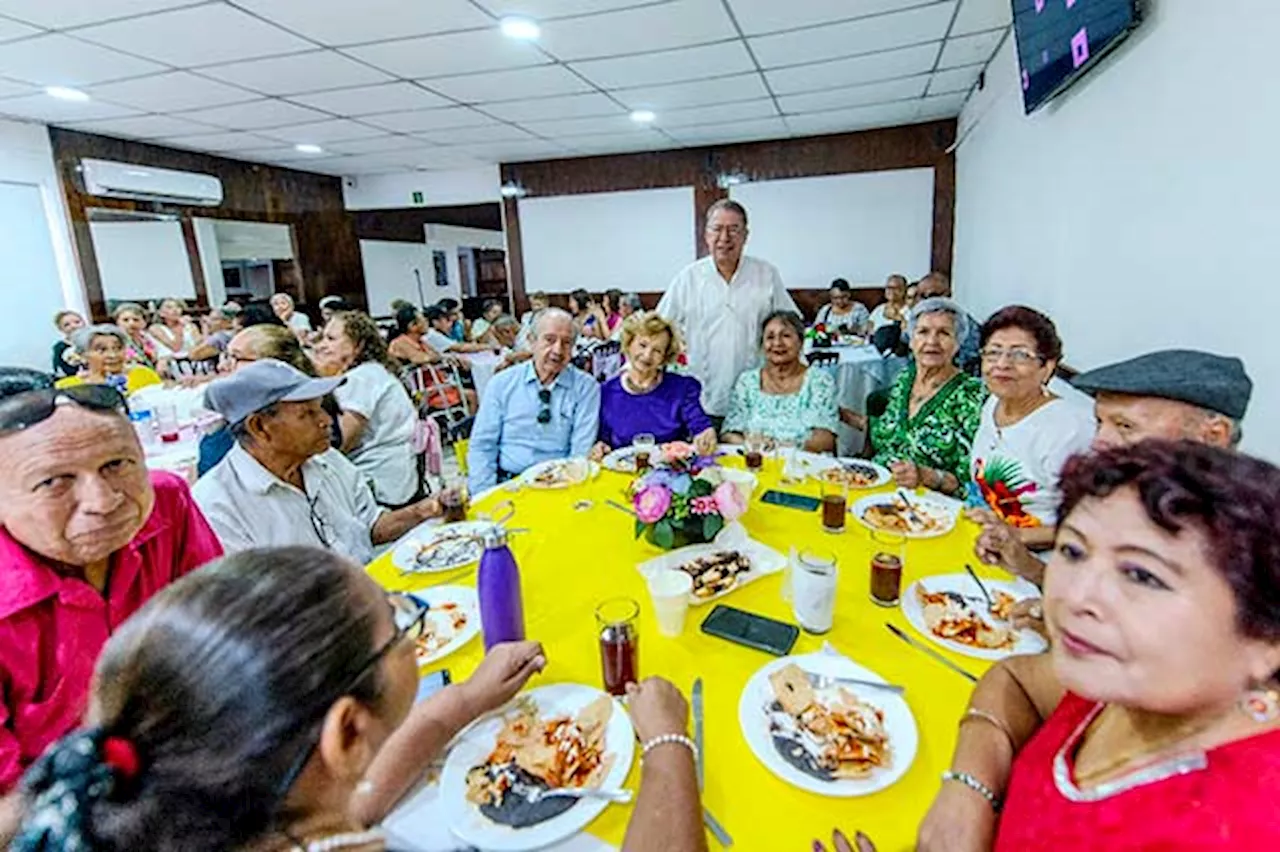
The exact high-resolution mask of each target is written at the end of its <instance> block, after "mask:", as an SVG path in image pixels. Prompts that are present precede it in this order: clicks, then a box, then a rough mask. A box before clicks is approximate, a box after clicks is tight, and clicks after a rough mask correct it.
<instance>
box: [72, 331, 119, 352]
mask: <svg viewBox="0 0 1280 852" xmlns="http://www.w3.org/2000/svg"><path fill="white" fill-rule="evenodd" d="M95 337H114V338H115V339H116V340H119V341H120V345H121V346H128V345H129V338H128V336H127V335H125V333H124V331H123V330H122V329H121V328H120V326H118V325H114V324H112V323H99V324H97V325H89V326H85V327H84V328H79V329H76V330H75V331H74V332H72V334H71V348H73V349H75V350H76V354H77V355H83V354H85V353H86V352H88V351H89V347H90V346H92V345H93V339H94V338H95Z"/></svg>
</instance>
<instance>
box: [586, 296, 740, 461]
mask: <svg viewBox="0 0 1280 852" xmlns="http://www.w3.org/2000/svg"><path fill="white" fill-rule="evenodd" d="M682 345H683V344H682V342H681V340H680V336H679V333H678V332H677V331H676V330H675V328H674V327H673V326H672V325H671V323H669V322H667V321H666V320H665V319H663V318H662V317H660V316H659V315H658V314H656V313H634V314H632V315H631V316H629V317H627V319H626V321H625V322H624V323H623V325H622V351H623V352H624V353H625V354H626V357H627V365H626V367H625V368H623V370H622V372H621V373H619V374H618V375H616V376H614V377H613V378H612V379H609V381H607V382H605V383H604V386H603V387H601V389H600V440H599V443H597V444H596V445H595V447H594V448H593V449H592V451H591V457H592V458H593V459H595V460H597V461H598V460H599V459H601V458H604V456H605V455H606V454H607V453H609V452H610V451H611V450H614V449H617V448H618V447H626V446H630V444H631V442H632V440H633V439H634V438H635V436H636V435H640V434H645V433H647V434H650V435H653V436H654V438H656V439H657V440H658V443H664V442H667V441H692V442H693V444H694V446H696V447H697V448H698V450H699V452H702V453H707V454H710V453H712V452H714V451H715V448H716V430H715V427H714V426H712V425H711V418H710V417H708V416H707V413H706V412H705V411H703V410H702V403H701V402H700V401H699V397H700V396H701V395H702V384H701V382H699V381H698V380H697V379H695V378H693V377H692V376H683V375H679V374H677V373H669V372H667V366H668V365H669V364H671V363H673V362H674V361H675V360H676V356H677V355H679V354H680V350H681V348H682Z"/></svg>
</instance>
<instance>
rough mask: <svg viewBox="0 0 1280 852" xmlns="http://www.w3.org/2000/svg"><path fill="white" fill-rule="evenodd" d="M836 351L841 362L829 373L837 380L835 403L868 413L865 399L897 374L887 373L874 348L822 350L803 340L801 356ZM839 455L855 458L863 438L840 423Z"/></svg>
mask: <svg viewBox="0 0 1280 852" xmlns="http://www.w3.org/2000/svg"><path fill="white" fill-rule="evenodd" d="M815 351H816V352H835V353H836V354H837V355H838V356H839V357H840V360H839V361H838V362H837V363H836V365H835V366H834V367H829V368H827V369H830V370H832V372H833V373H834V375H835V380H836V402H837V403H838V404H839V405H840V407H841V408H847V409H849V410H850V411H853V412H854V413H856V414H866V413H867V397H869V396H870V395H871V394H873V393H875V392H876V391H878V390H883V389H884V388H886V387H888V386H889V383H890V382H892V381H893V380H894V379H895V378H897V371H893V374H892V375H891V374H890V369H889V364H888V363H887V361H886V360H885V358H884V356H883V355H881V354H880V351H879V350H877V349H876V348H875V347H874V346H871V345H870V344H863V345H861V346H831V347H828V348H825V349H814V348H813V345H812V343H811V342H810V341H807V340H806V341H805V344H804V354H805V355H806V356H807V355H810V354H812V353H813V352H815ZM837 439H838V441H839V447H840V452H841V453H842V454H844V455H855V454H857V453H858V452H860V451H861V450H862V445H863V442H864V436H863V434H862V433H861V432H856V431H854V430H852V429H850V428H849V427H848V426H846V425H844V424H843V423H841V424H840V434H839V435H838V436H837Z"/></svg>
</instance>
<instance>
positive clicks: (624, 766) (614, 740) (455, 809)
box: [440, 683, 636, 852]
mask: <svg viewBox="0 0 1280 852" xmlns="http://www.w3.org/2000/svg"><path fill="white" fill-rule="evenodd" d="M602 695H604V693H603V692H601V691H600V690H598V689H593V688H591V687H589V686H582V685H579V684H575V683H558V684H553V685H551V686H544V687H540V688H538V689H534V690H531V691H530V692H527V693H523V694H522V696H521V697H522V698H523V697H527V698H531V699H533V701H534V702H535V703H536V704H537V705H538V713H539V715H540V716H542V717H544V718H545V717H546V716H559V715H565V716H576V715H577V714H578V712H579V711H580V710H582V709H583V708H584V707H586V706H587V705H588V704H590V703H591V702H593V701H595V700H596V699H598V698H599V697H600V696H602ZM501 729H502V719H501V718H493V719H488V720H485V721H482V722H481V723H479V724H477V725H474V726H472V727H471V728H470V729H468V730H465V731H463V732H462V734H460V735H459V736H458V738H457V740H456V741H455V743H454V745H453V748H452V750H451V751H450V752H449V756H448V757H447V758H446V759H445V764H444V774H443V775H442V776H441V778H440V791H441V799H442V800H443V804H444V810H445V813H446V814H447V815H448V820H449V829H450V830H451V831H452V832H453V833H454V834H455V835H457V837H458V838H459V839H460V840H462V841H463V842H465V843H469V844H471V845H472V846H475V847H477V848H479V849H485V850H493V851H494V852H525V850H531V849H541V848H542V847H544V846H548V845H550V844H552V843H556V842H558V841H561V840H564V839H565V838H567V837H569V836H571V835H573V834H576V833H577V832H579V831H581V830H582V829H583V828H585V827H586V826H587V825H588V824H590V823H591V821H592V820H594V819H595V818H596V817H597V816H599V815H600V813H601V811H603V810H604V809H605V808H606V807H607V806H608V805H609V803H608V802H606V801H603V800H600V799H581V800H579V801H578V802H577V803H576V804H574V806H573V807H571V808H569V810H567V811H565V812H564V813H562V814H560V815H559V816H557V817H553V818H552V819H549V820H547V821H546V822H542V823H538V824H537V825H534V826H530V827H529V828H510V827H508V826H505V825H499V824H498V823H495V822H493V821H492V820H490V819H489V818H488V817H486V816H484V815H483V814H482V813H480V809H479V808H478V807H476V806H475V805H473V804H472V803H470V802H468V801H467V773H468V772H469V771H471V768H472V767H474V766H479V765H480V764H481V763H483V762H484V760H485V758H486V757H488V756H489V753H490V752H491V751H492V750H493V746H494V744H495V742H496V741H497V736H498V732H499V731H500V730H501ZM635 736H636V735H635V731H634V729H633V728H632V727H631V719H630V718H629V717H628V716H627V711H626V710H625V709H623V707H622V704H621V703H620V702H619V701H617V700H616V699H615V700H614V702H613V715H612V716H610V717H609V724H608V726H607V727H606V728H605V738H604V742H605V751H606V752H608V753H612V754H613V755H614V758H615V759H614V762H613V766H612V767H611V768H610V770H609V773H608V774H607V775H606V776H605V778H604V780H603V781H602V782H601V787H603V788H605V789H617V788H620V787H621V786H622V783H623V782H624V781H626V780H627V773H629V772H630V771H631V760H632V758H633V757H634V756H635Z"/></svg>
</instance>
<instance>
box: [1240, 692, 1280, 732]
mask: <svg viewBox="0 0 1280 852" xmlns="http://www.w3.org/2000/svg"><path fill="white" fill-rule="evenodd" d="M1240 710H1241V712H1243V713H1244V714H1245V715H1246V716H1248V717H1249V718H1250V719H1252V720H1253V721H1255V722H1258V723H1260V724H1265V723H1267V722H1274V721H1275V720H1276V719H1277V718H1280V692H1277V691H1276V690H1274V689H1263V688H1262V687H1254V688H1253V689H1250V690H1249V691H1248V692H1246V693H1245V694H1244V695H1243V696H1241V698H1240Z"/></svg>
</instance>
